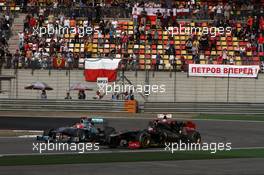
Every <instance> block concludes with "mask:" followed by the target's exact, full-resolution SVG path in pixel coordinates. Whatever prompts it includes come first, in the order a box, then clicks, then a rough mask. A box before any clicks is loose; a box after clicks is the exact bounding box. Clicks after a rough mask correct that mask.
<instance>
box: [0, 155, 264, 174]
mask: <svg viewBox="0 0 264 175" xmlns="http://www.w3.org/2000/svg"><path fill="white" fill-rule="evenodd" d="M263 162H264V159H222V160H199V161H197V160H185V161H163V162H140V163H103V164H75V165H48V166H39V165H34V166H15V167H10V166H9V167H0V169H1V171H0V174H3V175H4V174H5V175H7V174H8V175H17V174H19V175H46V174H49V175H58V174H60V175H124V174H125V175H137V174H138V175H263V174H264V171H263Z"/></svg>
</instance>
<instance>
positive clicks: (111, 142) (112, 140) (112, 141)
mask: <svg viewBox="0 0 264 175" xmlns="http://www.w3.org/2000/svg"><path fill="white" fill-rule="evenodd" d="M107 142H108V147H109V148H116V147H118V146H120V142H121V140H120V139H119V138H118V137H109V138H108V140H107Z"/></svg>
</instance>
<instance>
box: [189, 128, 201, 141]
mask: <svg viewBox="0 0 264 175" xmlns="http://www.w3.org/2000/svg"><path fill="white" fill-rule="evenodd" d="M188 140H189V142H190V143H198V144H199V143H201V142H202V138H201V135H200V133H199V132H197V131H195V132H192V133H191V134H190V135H189V139H188Z"/></svg>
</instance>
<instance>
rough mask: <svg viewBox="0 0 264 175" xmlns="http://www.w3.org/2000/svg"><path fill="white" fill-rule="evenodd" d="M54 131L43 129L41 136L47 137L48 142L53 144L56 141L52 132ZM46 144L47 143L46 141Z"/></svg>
mask: <svg viewBox="0 0 264 175" xmlns="http://www.w3.org/2000/svg"><path fill="white" fill-rule="evenodd" d="M53 131H54V129H53V128H52V129H45V130H44V132H43V136H49V141H51V142H53V141H55V140H56V133H54V132H53ZM46 142H48V141H46Z"/></svg>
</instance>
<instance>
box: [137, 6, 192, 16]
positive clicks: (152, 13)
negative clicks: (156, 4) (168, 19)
mask: <svg viewBox="0 0 264 175" xmlns="http://www.w3.org/2000/svg"><path fill="white" fill-rule="evenodd" d="M136 9H137V13H138V14H139V15H140V13H141V12H142V11H143V8H141V7H136ZM145 10H146V12H147V15H148V16H156V13H157V11H158V10H159V11H160V13H162V14H163V13H164V12H165V11H166V10H167V14H168V15H169V12H170V10H171V9H165V8H145ZM172 11H173V16H176V14H177V13H189V11H190V10H189V9H188V8H185V9H175V8H174V9H172ZM134 13H135V8H133V11H132V14H134Z"/></svg>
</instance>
